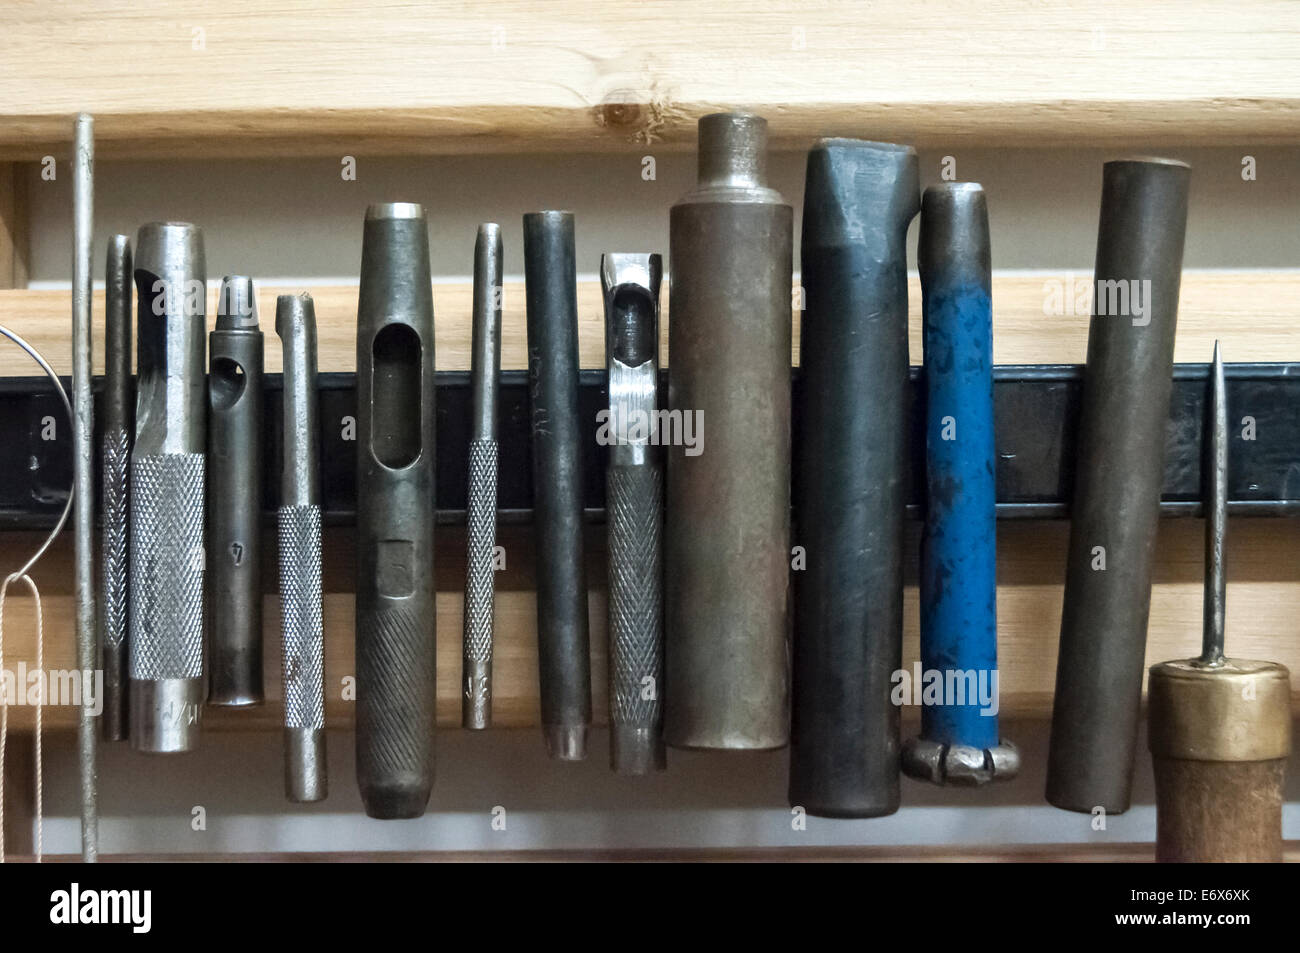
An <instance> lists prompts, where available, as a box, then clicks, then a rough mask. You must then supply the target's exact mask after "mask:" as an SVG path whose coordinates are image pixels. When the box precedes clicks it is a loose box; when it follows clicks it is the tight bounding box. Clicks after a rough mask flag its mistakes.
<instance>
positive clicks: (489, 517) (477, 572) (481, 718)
mask: <svg viewBox="0 0 1300 953" xmlns="http://www.w3.org/2000/svg"><path fill="white" fill-rule="evenodd" d="M502 267H503V254H502V250H501V226H500V225H497V224H496V223H494V222H489V223H487V224H484V225H480V226H479V227H478V237H477V238H476V239H475V241H474V316H473V329H472V342H471V347H470V387H471V389H472V391H473V415H474V416H473V419H472V422H471V429H470V442H469V506H468V509H467V512H466V516H465V519H466V524H467V527H466V549H467V552H466V557H465V613H464V632H463V635H464V638H463V642H462V644H463V649H462V661H461V679H460V683H461V689H462V691H463V693H464V697H463V698H462V699H461V725H462V726H463V727H465V728H470V729H475V730H477V729H482V728H487V727H488V726H489V725H491V724H492V631H493V616H492V614H493V609H494V606H495V602H496V578H495V577H496V558H495V553H494V550H495V549H496V542H497V372H498V371H499V370H500V368H501V291H502V287H501V270H502Z"/></svg>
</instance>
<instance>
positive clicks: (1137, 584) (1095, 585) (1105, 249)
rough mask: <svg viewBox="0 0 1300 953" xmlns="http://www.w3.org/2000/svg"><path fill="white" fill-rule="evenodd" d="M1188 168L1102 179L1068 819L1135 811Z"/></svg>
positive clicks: (1056, 722) (1068, 704) (1060, 700)
mask: <svg viewBox="0 0 1300 953" xmlns="http://www.w3.org/2000/svg"><path fill="white" fill-rule="evenodd" d="M1190 172H1191V170H1190V169H1189V168H1188V166H1187V165H1186V164H1184V163H1181V162H1175V161H1172V160H1160V159H1127V160H1121V161H1117V162H1108V163H1106V166H1105V172H1104V175H1103V183H1102V199H1101V221H1100V225H1099V227H1098V236H1097V265H1096V275H1095V279H1096V282H1097V285H1096V287H1097V292H1096V294H1095V295H1094V302H1093V317H1092V322H1091V325H1090V327H1089V331H1088V363H1087V368H1086V371H1085V377H1084V387H1083V405H1082V408H1081V411H1080V418H1079V435H1078V441H1077V443H1076V445H1075V457H1076V471H1075V485H1074V505H1073V509H1072V512H1071V525H1070V546H1069V555H1068V563H1067V569H1066V581H1065V601H1064V607H1063V609H1062V614H1061V647H1060V653H1059V655H1058V660H1057V668H1056V694H1055V700H1054V705H1053V711H1052V734H1051V747H1050V751H1049V755H1048V769H1047V800H1048V801H1049V802H1051V803H1052V804H1054V805H1056V806H1057V807H1061V808H1065V809H1067V810H1073V811H1082V812H1087V813H1091V812H1093V811H1095V810H1096V809H1097V808H1103V809H1104V810H1105V811H1106V812H1107V813H1111V814H1115V813H1120V812H1122V811H1125V810H1127V809H1128V806H1129V796H1130V788H1131V784H1132V774H1133V756H1134V753H1135V748H1136V746H1137V730H1138V711H1139V705H1140V702H1141V696H1142V668H1143V660H1144V655H1145V652H1146V630H1147V614H1148V611H1149V609H1150V603H1151V567H1152V562H1153V557H1154V549H1155V539H1156V522H1157V519H1158V518H1159V515H1160V483H1161V474H1162V473H1163V471H1164V460H1163V455H1162V451H1163V449H1164V439H1163V438H1164V437H1165V427H1166V424H1167V421H1168V419H1169V399H1170V377H1171V372H1172V367H1173V363H1172V362H1173V349H1174V328H1175V323H1176V321H1177V317H1178V288H1179V280H1180V277H1181V272H1182V260H1183V239H1184V234H1185V232H1186V226H1187V190H1188V180H1189V178H1190ZM1126 289H1127V294H1125V293H1124V292H1125V290H1126Z"/></svg>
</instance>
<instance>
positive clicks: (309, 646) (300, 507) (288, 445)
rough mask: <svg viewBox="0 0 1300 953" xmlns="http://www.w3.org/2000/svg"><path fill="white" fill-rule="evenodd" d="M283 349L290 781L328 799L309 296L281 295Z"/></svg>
mask: <svg viewBox="0 0 1300 953" xmlns="http://www.w3.org/2000/svg"><path fill="white" fill-rule="evenodd" d="M275 333H276V334H278V335H279V336H280V342H281V345H282V346H283V349H284V458H283V459H282V461H281V469H280V508H279V510H278V512H277V518H278V522H279V529H280V633H281V639H282V643H281V653H282V655H281V657H282V658H283V660H284V779H285V782H284V783H285V792H286V793H287V795H288V797H289V800H290V801H296V802H306V801H322V800H324V799H325V796H326V794H327V793H328V785H327V779H326V773H327V772H326V758H325V620H324V609H323V605H322V596H321V512H320V424H319V419H318V414H317V410H316V403H317V397H316V309H315V307H314V306H313V304H312V300H311V295H308V294H302V295H280V296H279V297H278V298H277V299H276V303H275Z"/></svg>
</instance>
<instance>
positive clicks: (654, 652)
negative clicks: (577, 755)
mask: <svg viewBox="0 0 1300 953" xmlns="http://www.w3.org/2000/svg"><path fill="white" fill-rule="evenodd" d="M662 277H663V261H662V259H661V258H660V257H659V256H658V255H636V254H606V255H602V256H601V259H600V283H601V288H602V290H603V291H604V296H605V364H606V368H607V373H608V382H609V408H608V417H607V418H606V436H605V440H604V442H605V443H606V444H607V446H608V447H609V466H608V469H607V470H606V471H605V508H606V512H607V514H608V515H607V517H606V527H607V529H606V532H607V535H608V545H609V721H610V735H609V737H610V751H609V760H610V766H611V767H612V768H613V769H614V770H615V771H617V772H619V773H620V774H647V773H648V772H650V771H655V770H663V768H664V767H665V764H666V755H665V752H664V743H663V736H662V721H663V695H662V690H663V664H664V656H663V651H664V646H663V546H662V540H663V464H662V462H661V455H660V452H659V439H660V437H661V436H666V435H661V434H660V432H659V416H658V410H659V284H660V281H661V280H662Z"/></svg>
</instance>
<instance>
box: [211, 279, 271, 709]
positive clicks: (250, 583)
mask: <svg viewBox="0 0 1300 953" xmlns="http://www.w3.org/2000/svg"><path fill="white" fill-rule="evenodd" d="M262 350H263V340H262V331H261V329H260V328H259V327H258V314H257V296H256V294H255V293H254V290H253V279H251V278H248V277H244V276H234V275H227V276H226V277H225V278H222V279H221V290H220V293H219V295H218V298H217V327H216V330H214V331H213V332H212V333H211V335H209V337H208V545H207V555H208V612H209V613H210V619H211V621H210V623H209V625H208V666H207V667H208V704H209V705H220V706H224V707H231V708H241V707H246V706H249V705H259V704H261V702H262V698H263V688H262V520H261V515H262V514H261V505H260V504H261V501H262V421H263V413H262V358H263V354H262Z"/></svg>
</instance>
